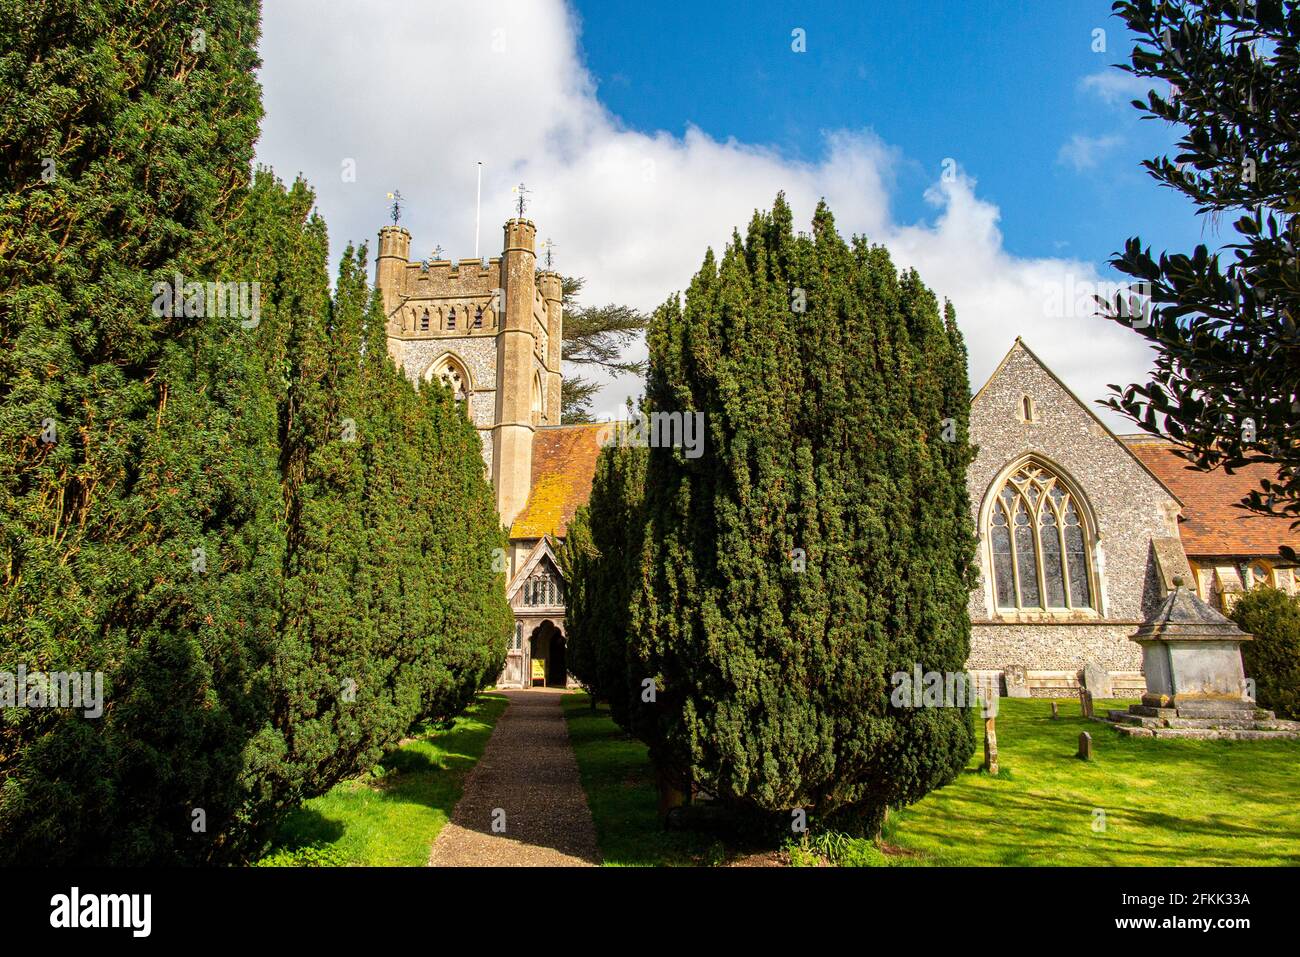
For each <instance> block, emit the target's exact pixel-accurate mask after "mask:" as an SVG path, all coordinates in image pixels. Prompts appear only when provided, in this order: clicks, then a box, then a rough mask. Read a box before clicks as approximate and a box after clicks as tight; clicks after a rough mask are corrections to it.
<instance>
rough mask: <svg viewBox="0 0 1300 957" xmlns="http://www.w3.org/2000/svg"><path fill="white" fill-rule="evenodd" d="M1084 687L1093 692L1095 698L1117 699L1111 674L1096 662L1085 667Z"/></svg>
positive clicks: (1091, 662) (1090, 662)
mask: <svg viewBox="0 0 1300 957" xmlns="http://www.w3.org/2000/svg"><path fill="white" fill-rule="evenodd" d="M1083 686H1084V687H1085V688H1087V689H1088V690H1089V691H1091V692H1092V696H1093V697H1094V698H1102V699H1105V698H1113V697H1115V693H1114V689H1113V686H1112V683H1111V680H1110V672H1109V671H1107V670H1106V669H1105V668H1104V667H1102V666H1101V665H1099V664H1097V662H1095V661H1089V662H1088V663H1087V664H1085V665H1084V666H1083Z"/></svg>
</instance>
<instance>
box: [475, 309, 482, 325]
mask: <svg viewBox="0 0 1300 957" xmlns="http://www.w3.org/2000/svg"><path fill="white" fill-rule="evenodd" d="M474 328H475V329H482V328H483V307H482V306H479V307H478V308H477V309H475V310H474Z"/></svg>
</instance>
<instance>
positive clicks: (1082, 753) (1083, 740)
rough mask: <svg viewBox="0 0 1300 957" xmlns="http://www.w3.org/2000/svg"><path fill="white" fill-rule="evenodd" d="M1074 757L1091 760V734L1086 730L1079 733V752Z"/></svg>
mask: <svg viewBox="0 0 1300 957" xmlns="http://www.w3.org/2000/svg"><path fill="white" fill-rule="evenodd" d="M1075 757H1078V758H1082V759H1083V760H1085V761H1091V760H1092V735H1090V734H1089V733H1088V732H1087V731H1081V732H1080V733H1079V753H1078V754H1077V755H1075Z"/></svg>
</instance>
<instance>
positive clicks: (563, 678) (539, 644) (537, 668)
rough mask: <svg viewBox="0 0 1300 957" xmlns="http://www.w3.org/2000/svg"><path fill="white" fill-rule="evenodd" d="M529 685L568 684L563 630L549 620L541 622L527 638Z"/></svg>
mask: <svg viewBox="0 0 1300 957" xmlns="http://www.w3.org/2000/svg"><path fill="white" fill-rule="evenodd" d="M528 644H529V649H530V650H529V658H530V661H529V665H530V668H529V679H530V680H529V682H528V686H529V687H538V686H541V687H546V688H563V687H565V686H566V685H567V684H568V679H569V670H568V665H567V661H566V654H565V652H566V650H567V649H566V647H565V645H566V642H565V640H564V632H562V631H560V629H559V628H557V627H556V626H555V624H554V622H551V621H549V620H547V621H544V622H542V623H541V624H540V625H538V626H537V627H536V628H535V629H533V633H532V635H531V636H530V637H529V640H528Z"/></svg>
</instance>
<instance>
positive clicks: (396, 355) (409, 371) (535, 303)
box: [375, 218, 564, 524]
mask: <svg viewBox="0 0 1300 957" xmlns="http://www.w3.org/2000/svg"><path fill="white" fill-rule="evenodd" d="M536 244H537V226H536V224H535V223H533V221H532V220H529V219H522V218H515V219H510V220H507V221H506V223H505V225H504V227H503V233H502V252H501V254H500V255H499V256H494V257H492V258H490V259H485V260H480V259H460V260H454V261H453V260H450V259H434V260H424V261H421V260H415V261H412V260H411V258H410V254H411V234H410V233H409V232H408V231H407V230H406V229H405V228H403V227H401V226H396V225H394V226H385V227H383V228H382V229H380V230H379V255H378V256H377V257H376V259H375V287H376V288H377V289H378V290H379V292H380V295H381V297H382V299H383V304H384V315H385V317H386V323H387V332H388V351H389V354H390V355H391V356H392V357H393V361H394V362H396V363H397V365H398V366H399V367H400V368H401V369H403V371H405V373H406V375H407V377H408V378H410V379H411V380H412V381H413V382H415V383H416V384H417V385H418V384H420V383H422V382H427V381H429V380H430V379H432V378H434V377H437V378H440V379H442V380H443V381H445V382H447V383H448V384H449V385H450V386H451V387H452V389H453V391H454V392H455V393H456V395H457V397H458V398H459V399H462V400H463V401H464V403H465V409H466V412H467V413H468V414H469V416H470V418H471V419H472V421H473V422H474V424H475V426H476V427H477V428H478V430H479V436H480V438H481V439H482V440H483V455H484V460H485V461H486V462H487V464H488V467H489V469H490V473H491V476H492V482H493V484H494V486H495V487H496V491H497V509H498V511H499V512H500V514H501V518H502V521H503V522H504V523H506V524H509V523H510V522H511V521H513V519H514V517H515V515H517V514H518V512H519V511H520V510H521V509H522V508H523V506H524V504H525V502H526V501H527V497H528V491H529V488H530V484H531V471H532V436H533V431H534V429H536V428H537V427H538V426H544V425H558V424H559V423H560V392H561V383H562V375H561V351H562V350H561V344H562V342H563V328H564V319H563V302H562V300H563V289H562V283H561V278H560V275H559V274H558V273H556V272H553V271H550V270H541V271H539V270H538V269H537V251H536Z"/></svg>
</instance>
